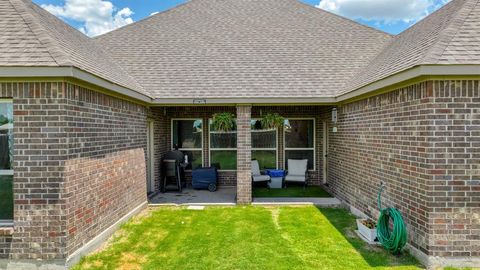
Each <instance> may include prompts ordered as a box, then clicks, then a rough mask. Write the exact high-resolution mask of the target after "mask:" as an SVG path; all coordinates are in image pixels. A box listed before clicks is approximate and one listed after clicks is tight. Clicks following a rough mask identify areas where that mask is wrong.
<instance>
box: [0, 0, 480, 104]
mask: <svg viewBox="0 0 480 270" xmlns="http://www.w3.org/2000/svg"><path fill="white" fill-rule="evenodd" d="M479 2H480V0H453V1H451V2H450V3H449V4H447V5H445V6H444V7H443V8H441V9H439V10H438V11H436V12H435V13H434V14H432V15H430V16H428V17H426V18H425V19H423V20H422V21H420V22H418V23H417V24H415V25H413V26H412V27H411V28H409V29H407V30H406V31H404V32H403V33H401V34H399V35H397V36H390V35H388V34H386V33H383V32H381V31H378V30H375V29H372V28H369V27H366V26H362V25H360V24H358V23H355V22H353V21H351V20H348V19H345V18H342V17H340V16H337V15H334V14H331V13H329V12H326V11H323V10H321V9H317V8H314V7H311V6H308V5H305V4H302V3H300V2H298V1H297V0H191V1H190V2H188V3H186V4H183V5H180V6H178V7H176V8H173V9H171V10H168V11H165V12H162V13H159V14H157V15H154V16H151V17H149V18H147V19H144V20H142V21H139V22H137V23H134V24H131V25H128V26H125V27H122V28H120V29H117V30H115V31H113V32H110V33H107V34H105V35H102V36H100V37H97V38H95V39H91V38H89V37H87V36H85V35H84V34H82V33H81V32H79V31H77V30H76V29H74V28H72V27H70V26H68V25H67V24H65V23H64V22H63V21H61V20H60V19H58V18H56V17H55V16H53V15H51V14H50V13H48V12H47V11H45V10H43V9H42V8H40V7H39V6H37V5H35V4H33V3H32V2H31V1H30V0H0V30H1V31H0V66H46V67H51V66H69V67H70V66H73V67H77V68H79V69H81V70H84V71H86V72H88V73H91V74H93V75H96V76H98V77H100V78H103V79H105V80H107V81H110V82H112V83H115V84H118V85H120V86H123V87H126V88H129V89H131V90H134V91H137V92H139V93H142V94H144V95H148V96H150V97H152V98H159V99H168V98H258V97H261V98H270V97H274V98H320V97H338V96H340V95H342V94H345V93H348V92H351V91H353V90H355V89H358V88H361V87H363V86H366V85H369V84H371V83H373V82H376V81H378V80H382V79H384V78H387V77H389V76H392V75H394V74H397V73H399V72H402V71H405V70H408V69H410V68H412V67H415V66H419V65H480V46H479V44H480V4H479ZM479 73H480V70H479Z"/></svg>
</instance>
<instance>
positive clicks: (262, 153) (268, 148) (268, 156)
mask: <svg viewBox="0 0 480 270" xmlns="http://www.w3.org/2000/svg"><path fill="white" fill-rule="evenodd" d="M251 130H252V159H253V160H257V161H258V164H259V165H260V169H262V170H264V169H276V168H277V129H264V128H263V127H262V123H261V121H260V120H258V119H254V120H251Z"/></svg>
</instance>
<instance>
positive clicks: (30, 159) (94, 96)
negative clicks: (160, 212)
mask: <svg viewBox="0 0 480 270" xmlns="http://www.w3.org/2000/svg"><path fill="white" fill-rule="evenodd" d="M0 97H2V98H13V104H14V171H15V172H14V180H13V181H14V184H13V186H14V228H13V233H11V234H8V235H4V234H2V235H0V250H1V251H0V254H1V255H0V256H1V257H3V258H10V259H22V260H23V259H35V260H49V261H51V260H65V259H66V257H67V256H68V255H69V254H71V253H72V252H73V251H75V250H76V249H77V248H79V247H80V246H81V245H83V244H84V243H86V242H87V241H89V240H90V239H91V238H92V237H94V236H96V235H97V234H98V233H100V232H101V231H102V230H104V229H105V228H107V227H108V226H110V225H111V224H112V223H114V222H115V221H116V220H117V219H118V218H119V217H121V216H123V215H125V214H126V213H128V212H129V211H130V210H132V209H133V208H134V207H135V206H137V205H139V204H140V203H141V202H144V201H146V195H145V194H146V193H145V190H146V187H145V162H144V161H143V160H144V148H145V147H146V140H145V138H146V136H145V134H146V126H145V123H146V109H145V108H144V107H142V106H139V105H135V104H133V103H130V102H126V101H123V100H120V99H117V98H112V97H109V96H106V95H103V94H99V93H97V92H93V91H90V90H87V89H84V88H80V87H75V86H73V85H71V84H69V83H65V82H52V83H48V82H42V83H40V82H29V83H16V82H4V83H0ZM129 168H131V170H130V169H129Z"/></svg>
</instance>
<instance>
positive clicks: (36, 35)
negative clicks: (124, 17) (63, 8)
mask: <svg viewBox="0 0 480 270" xmlns="http://www.w3.org/2000/svg"><path fill="white" fill-rule="evenodd" d="M0 29H1V30H2V32H0V40H1V41H2V42H0V66H74V67H77V68H79V69H82V70H84V71H86V72H89V73H91V74H94V75H96V76H98V77H101V78H103V79H106V80H108V81H111V82H113V83H115V84H118V85H121V86H124V87H127V88H130V89H132V90H135V91H137V92H141V93H143V94H145V93H146V92H145V91H144V90H143V88H142V86H141V85H140V84H138V83H137V82H136V80H135V79H134V78H133V77H131V76H130V75H129V74H128V73H127V72H125V71H124V70H122V68H120V66H119V65H118V64H117V63H115V62H114V61H113V60H112V59H110V58H109V57H108V55H107V54H106V53H105V52H104V51H103V50H102V49H100V47H99V46H98V45H96V44H95V43H94V41H93V40H92V39H91V38H89V37H87V36H85V35H84V34H82V33H81V32H79V31H78V30H76V29H74V28H72V27H71V26H69V25H67V24H66V23H64V22H63V21H61V20H60V19H58V18H57V17H55V16H53V15H52V14H50V13H49V12H47V11H46V10H44V9H42V8H41V7H39V6H37V5H36V4H34V3H32V2H31V1H29V0H1V1H0ZM4 29H5V30H4Z"/></svg>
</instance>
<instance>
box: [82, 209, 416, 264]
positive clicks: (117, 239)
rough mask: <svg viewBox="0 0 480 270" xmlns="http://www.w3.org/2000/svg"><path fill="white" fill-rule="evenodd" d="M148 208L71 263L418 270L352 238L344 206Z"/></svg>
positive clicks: (408, 261)
mask: <svg viewBox="0 0 480 270" xmlns="http://www.w3.org/2000/svg"><path fill="white" fill-rule="evenodd" d="M153 209H154V210H153ZM153 209H151V210H147V211H145V212H144V213H143V214H141V215H140V216H138V217H134V218H133V219H132V220H130V221H129V222H128V223H127V224H125V225H123V226H122V229H121V230H120V231H118V232H117V233H116V234H115V236H114V237H112V239H111V240H110V243H109V244H108V245H106V248H104V249H103V250H101V251H99V252H96V253H93V254H91V255H90V256H87V257H85V258H83V259H82V261H81V262H80V263H79V264H78V265H76V266H75V267H74V268H73V269H76V270H79V269H166V270H168V269H174V270H177V269H222V270H227V269H240V270H241V269H279V270H282V269H285V270H287V269H288V270H290V269H298V270H300V269H302V270H303V269H312V270H313V269H340V270H342V269H358V270H360V269H376V270H380V269H385V270H387V269H392V270H407V269H408V270H410V269H411V270H414V269H415V270H416V269H422V267H421V265H419V264H418V262H417V261H416V260H415V259H414V258H413V257H411V256H410V255H408V254H407V253H403V254H402V255H400V256H398V257H397V256H393V255H390V254H389V253H388V252H387V251H385V250H384V249H383V248H381V247H376V246H370V245H368V244H366V243H365V242H363V241H362V240H360V239H359V238H358V237H357V236H356V234H355V232H354V230H355V217H354V216H352V215H350V214H349V213H348V212H347V211H346V210H344V209H318V208H316V207H313V206H308V207H252V206H249V207H243V206H239V207H207V208H206V209H205V210H202V211H198V210H188V209H186V208H177V207H170V208H169V207H162V208H153Z"/></svg>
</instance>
